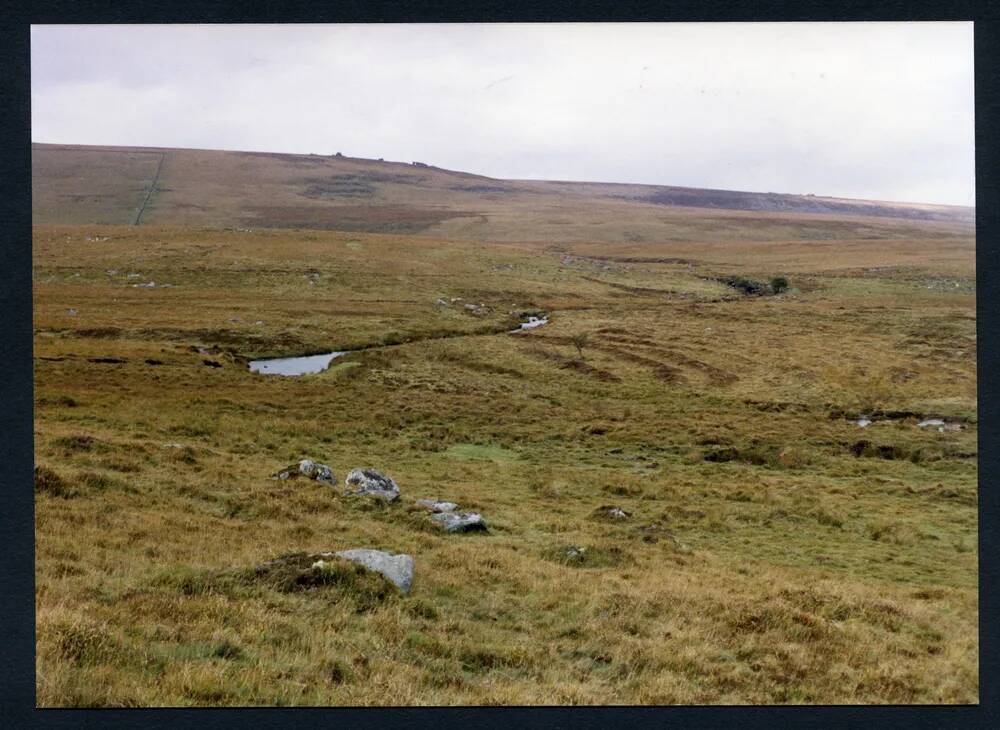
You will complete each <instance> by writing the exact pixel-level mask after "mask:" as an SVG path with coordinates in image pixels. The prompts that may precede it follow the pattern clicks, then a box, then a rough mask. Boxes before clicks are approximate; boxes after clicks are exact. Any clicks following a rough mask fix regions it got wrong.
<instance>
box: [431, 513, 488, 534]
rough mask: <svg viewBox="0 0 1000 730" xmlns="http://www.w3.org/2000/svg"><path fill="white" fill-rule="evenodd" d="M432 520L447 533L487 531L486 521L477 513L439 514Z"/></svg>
mask: <svg viewBox="0 0 1000 730" xmlns="http://www.w3.org/2000/svg"><path fill="white" fill-rule="evenodd" d="M431 519H432V520H434V521H435V522H436V523H438V525H440V526H441V529H443V530H444V531H445V532H473V531H476V530H479V531H483V532H485V531H486V520H484V519H483V518H482V516H481V515H479V514H477V513H476V512H438V513H437V514H433V515H431Z"/></svg>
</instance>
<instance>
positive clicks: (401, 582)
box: [333, 548, 413, 595]
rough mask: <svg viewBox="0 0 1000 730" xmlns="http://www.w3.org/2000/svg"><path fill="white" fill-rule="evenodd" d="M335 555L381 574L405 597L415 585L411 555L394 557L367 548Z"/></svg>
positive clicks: (342, 551) (344, 551)
mask: <svg viewBox="0 0 1000 730" xmlns="http://www.w3.org/2000/svg"><path fill="white" fill-rule="evenodd" d="M333 555H335V556H336V557H338V558H344V559H345V560H350V561H351V562H353V563H358V564H359V565H363V566H364V567H365V568H367V569H368V570H372V571H374V572H376V573H378V574H380V575H381V576H382V577H384V578H385V579H386V580H388V581H389V582H390V583H392V584H393V585H395V586H396V587H397V588H399V590H400V591H402V592H403V594H404V595H406V594H408V593H409V592H410V586H411V585H412V584H413V558H412V557H411V556H409V555H404V554H399V555H393V554H391V553H387V552H383V551H382V550H370V549H367V548H355V549H353V550H340V551H339V552H336V553H333Z"/></svg>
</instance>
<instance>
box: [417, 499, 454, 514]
mask: <svg viewBox="0 0 1000 730" xmlns="http://www.w3.org/2000/svg"><path fill="white" fill-rule="evenodd" d="M417 504H419V505H420V506H421V507H426V508H427V509H429V510H430V511H431V512H454V511H455V510H456V509H458V505H457V504H455V503H454V502H439V501H437V500H434V499H418V500H417Z"/></svg>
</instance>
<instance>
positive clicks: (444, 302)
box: [437, 298, 448, 307]
mask: <svg viewBox="0 0 1000 730" xmlns="http://www.w3.org/2000/svg"><path fill="white" fill-rule="evenodd" d="M437 304H438V306H439V307H447V306H448V300H447V299H440V298H439V299H438V300H437Z"/></svg>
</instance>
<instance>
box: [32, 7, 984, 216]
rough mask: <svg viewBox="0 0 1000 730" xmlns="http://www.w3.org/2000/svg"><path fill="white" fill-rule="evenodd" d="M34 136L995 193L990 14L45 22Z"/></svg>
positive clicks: (903, 192) (756, 182) (646, 177)
mask: <svg viewBox="0 0 1000 730" xmlns="http://www.w3.org/2000/svg"><path fill="white" fill-rule="evenodd" d="M31 43H32V50H31V59H32V69H31V72H32V103H31V108H32V139H33V140H34V141H36V142H62V143H76V144H107V145H150V146H166V147H197V148H207V149H230V150H259V151H273V152H315V153H320V154H331V153H333V152H336V151H341V152H343V153H344V154H345V155H349V156H356V157H373V158H377V157H384V158H385V159H387V160H402V161H411V160H420V161H424V162H428V163H430V164H434V165H438V166H440V167H445V168H450V169H455V170H463V171H468V172H475V173H480V174H485V175H491V176H494V177H504V178H540V179H558V180H595V181H605V182H641V183H656V184H665V185H685V186H693V187H712V188H723V189H732V190H753V191H773V192H788V193H815V194H818V195H838V196H844V197H858V198H872V199H881V200H901V201H913V202H935V203H956V204H962V205H972V204H974V202H975V168H974V95H973V46H972V23H754V24H737V23H732V24H730V23H720V24H714V23H704V24H702V23H690V24H689V23H676V24H675V23H668V24H658V23H657V24H545V25H519V24H513V25H464V24H457V25H218V26H207V25H173V26H169V25H160V26H156V25H147V26H137V25H117V26H107V25H106V26H34V27H33V28H32V33H31Z"/></svg>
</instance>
